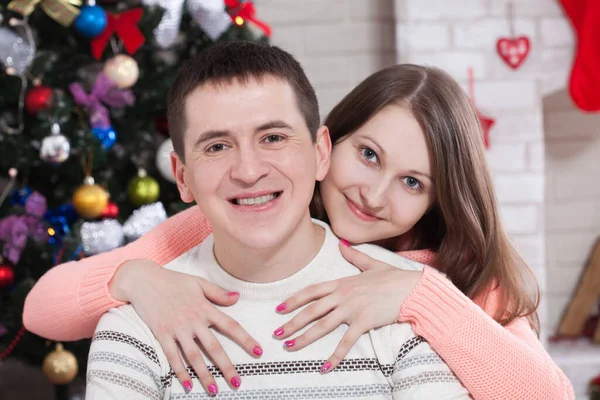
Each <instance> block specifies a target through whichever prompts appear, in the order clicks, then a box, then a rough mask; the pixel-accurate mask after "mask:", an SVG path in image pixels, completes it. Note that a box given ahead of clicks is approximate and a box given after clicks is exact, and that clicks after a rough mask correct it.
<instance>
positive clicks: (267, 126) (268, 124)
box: [255, 119, 294, 132]
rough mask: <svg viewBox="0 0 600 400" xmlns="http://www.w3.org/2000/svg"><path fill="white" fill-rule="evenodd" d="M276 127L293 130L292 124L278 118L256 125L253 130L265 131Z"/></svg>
mask: <svg viewBox="0 0 600 400" xmlns="http://www.w3.org/2000/svg"><path fill="white" fill-rule="evenodd" d="M276 128H279V129H290V130H294V128H292V126H291V125H290V124H288V123H287V122H284V121H282V120H280V119H278V120H274V121H269V122H266V123H264V124H262V125H260V126H258V127H257V128H256V129H255V132H260V131H266V130H269V129H276Z"/></svg>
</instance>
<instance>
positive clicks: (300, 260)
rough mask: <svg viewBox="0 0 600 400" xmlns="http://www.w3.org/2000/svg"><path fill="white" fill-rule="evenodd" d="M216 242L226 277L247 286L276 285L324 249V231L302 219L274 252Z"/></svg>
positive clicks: (217, 256) (308, 219)
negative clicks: (274, 283)
mask: <svg viewBox="0 0 600 400" xmlns="http://www.w3.org/2000/svg"><path fill="white" fill-rule="evenodd" d="M219 239H220V238H219ZM219 239H217V236H216V235H215V246H214V250H213V251H214V254H215V258H216V259H217V262H218V263H219V264H220V265H221V267H222V268H223V269H224V270H225V271H227V273H229V274H230V275H232V276H234V277H236V278H237V279H240V280H243V281H247V282H275V281H278V280H281V279H285V278H287V277H289V276H291V275H293V274H295V273H296V272H298V271H300V270H301V269H302V268H304V267H305V266H306V265H308V264H309V263H310V261H311V260H312V259H313V258H314V257H315V256H316V255H317V253H318V252H319V250H320V249H321V246H322V245H323V241H324V240H325V230H324V229H323V228H322V227H320V226H318V225H316V224H314V223H313V222H312V220H311V219H310V218H305V219H304V220H303V221H302V222H301V223H300V224H299V226H298V227H297V229H296V230H295V231H294V232H293V233H292V235H290V237H288V238H287V240H286V241H285V242H283V243H281V244H280V245H279V246H277V247H276V248H272V249H261V250H256V249H250V248H247V247H245V246H243V245H241V244H237V245H235V244H231V243H225V240H219ZM232 249H235V250H234V251H232Z"/></svg>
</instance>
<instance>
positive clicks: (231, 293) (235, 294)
mask: <svg viewBox="0 0 600 400" xmlns="http://www.w3.org/2000/svg"><path fill="white" fill-rule="evenodd" d="M237 295H239V293H238V292H229V293H227V296H229V297H234V296H237Z"/></svg>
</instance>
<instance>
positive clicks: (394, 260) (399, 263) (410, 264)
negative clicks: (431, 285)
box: [354, 244, 425, 271]
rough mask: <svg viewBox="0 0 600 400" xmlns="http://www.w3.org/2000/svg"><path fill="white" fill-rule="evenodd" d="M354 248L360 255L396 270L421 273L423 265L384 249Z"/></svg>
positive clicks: (369, 246) (366, 245)
mask: <svg viewBox="0 0 600 400" xmlns="http://www.w3.org/2000/svg"><path fill="white" fill-rule="evenodd" d="M354 248H355V249H356V250H358V251H360V252H362V253H365V254H366V255H368V256H369V257H371V258H374V259H376V260H379V261H381V262H385V263H387V264H390V265H392V266H394V267H396V268H400V269H405V270H409V271H422V270H423V268H424V267H425V265H423V264H421V263H418V262H416V261H412V260H409V259H408V258H406V257H402V256H401V255H399V254H397V253H394V252H392V251H389V250H387V249H384V248H383V247H380V246H375V245H372V244H359V245H356V246H354Z"/></svg>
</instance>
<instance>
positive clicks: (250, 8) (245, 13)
mask: <svg viewBox="0 0 600 400" xmlns="http://www.w3.org/2000/svg"><path fill="white" fill-rule="evenodd" d="M225 5H226V6H227V7H228V8H229V9H230V11H229V14H230V15H231V19H232V20H233V22H234V23H236V24H237V25H242V24H243V23H244V21H246V20H248V21H251V22H253V23H254V25H256V26H258V27H259V28H260V29H261V30H262V31H263V32H264V33H265V35H266V36H267V37H271V27H270V26H269V25H267V24H266V23H264V22H263V21H261V20H258V19H256V18H255V15H256V9H255V8H254V4H253V3H252V2H251V1H244V2H241V1H240V0H225Z"/></svg>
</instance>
